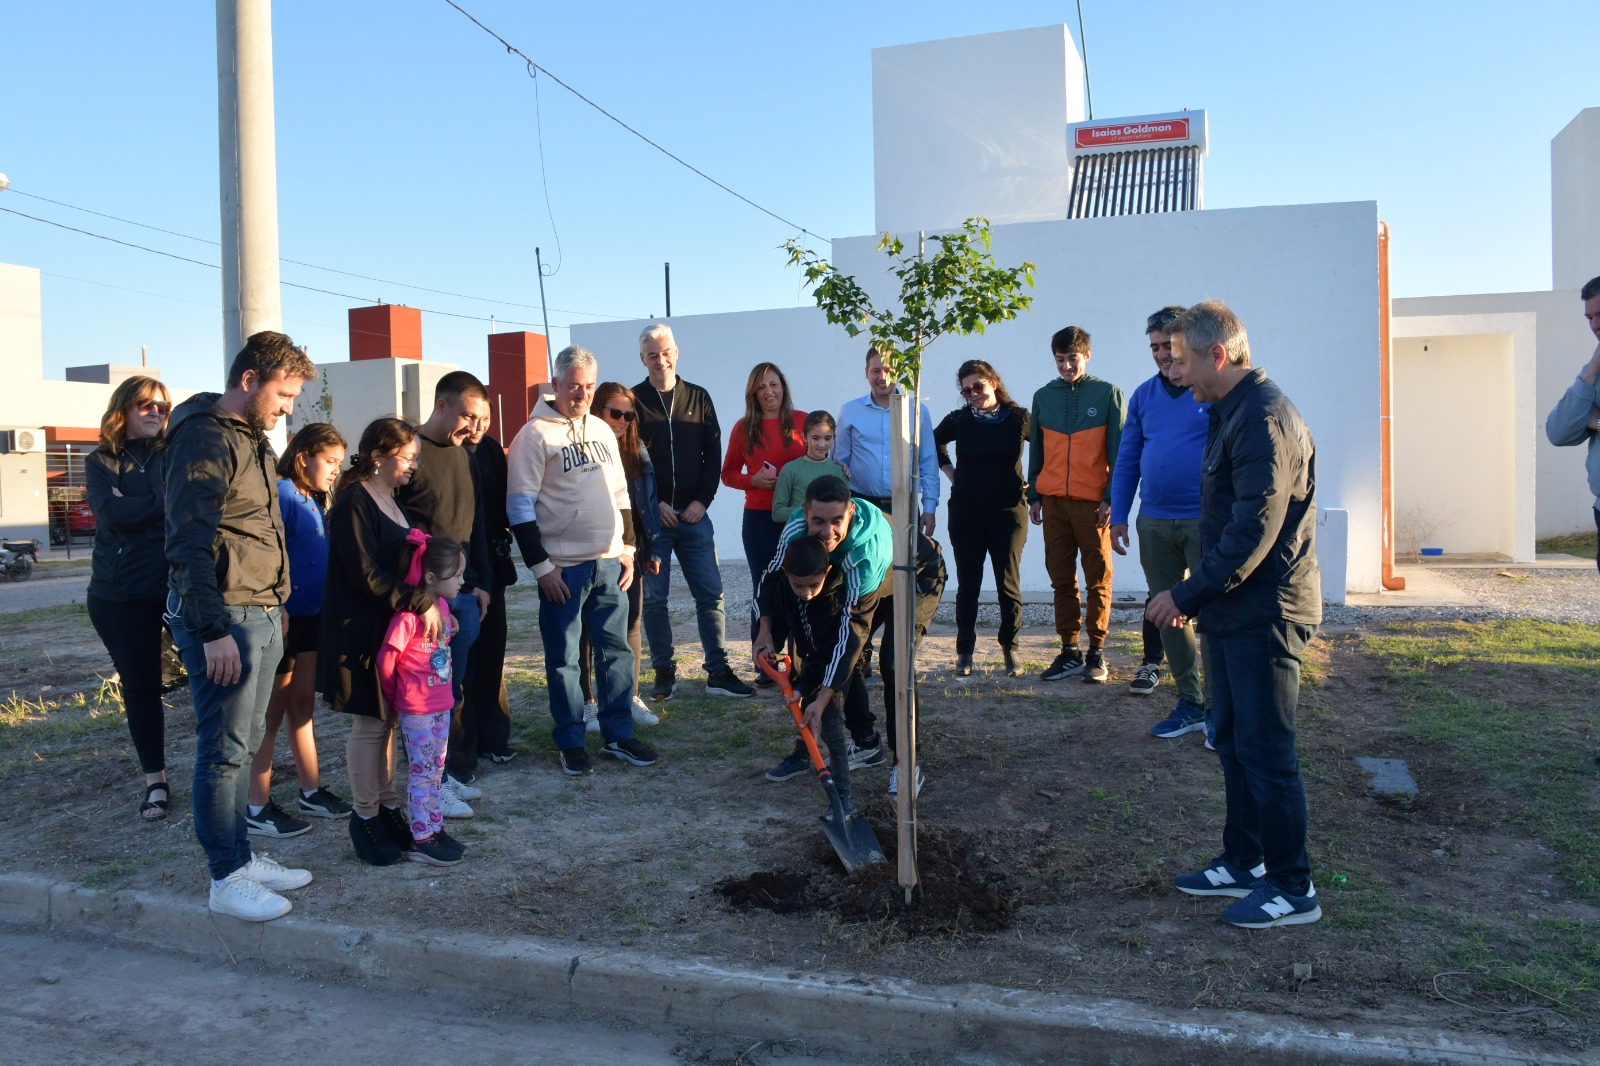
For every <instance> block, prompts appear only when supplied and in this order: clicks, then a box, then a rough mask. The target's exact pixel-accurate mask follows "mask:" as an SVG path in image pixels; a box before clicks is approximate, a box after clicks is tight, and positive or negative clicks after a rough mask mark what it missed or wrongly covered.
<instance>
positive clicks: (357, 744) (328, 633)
mask: <svg viewBox="0 0 1600 1066" xmlns="http://www.w3.org/2000/svg"><path fill="white" fill-rule="evenodd" d="M418 447H419V444H418V441H417V431H416V430H415V429H414V428H412V426H411V425H410V424H408V423H406V422H402V421H401V420H400V419H398V418H380V419H377V420H376V421H374V422H373V423H372V424H371V425H369V426H368V427H367V428H366V430H365V431H364V432H363V433H362V434H361V443H360V444H359V445H358V446H357V448H356V452H355V454H354V455H353V456H351V458H350V469H349V470H347V471H345V472H344V474H343V475H342V476H341V477H340V478H339V484H338V487H337V488H336V489H335V490H334V500H333V506H332V507H330V508H329V509H328V577H327V582H326V584H324V586H323V594H322V620H321V627H320V631H319V637H318V641H317V691H318V692H320V693H321V694H322V698H323V699H324V700H326V701H327V703H328V706H330V707H332V708H333V709H334V710H336V711H344V712H346V713H348V714H351V715H353V716H354V718H353V719H352V720H351V723H350V739H349V741H348V742H347V744H346V746H345V763H346V770H347V772H348V774H349V777H350V802H351V804H352V805H353V806H354V808H355V810H354V811H353V812H352V813H351V815H350V840H351V842H352V843H353V844H354V845H355V849H356V856H357V857H358V858H360V859H361V860H362V861H363V862H367V863H371V864H372V865H374V866H388V865H390V864H391V863H395V862H399V861H400V859H401V858H403V857H404V853H405V852H406V851H409V850H410V849H411V827H410V823H409V821H408V819H407V817H406V814H405V812H404V811H403V810H402V809H401V801H400V794H399V793H398V792H396V791H395V787H394V736H395V726H396V724H397V723H396V721H395V714H394V712H393V711H391V710H390V709H389V707H388V706H387V705H386V704H385V702H384V699H383V695H382V693H381V691H380V690H379V687H378V674H377V659H378V648H379V646H380V645H382V643H383V638H384V633H385V632H386V631H387V630H388V628H389V620H390V619H391V618H393V617H394V615H395V612H397V611H414V612H416V613H417V614H419V615H421V616H422V618H423V622H424V624H425V626H426V627H427V629H428V632H429V634H430V635H435V634H437V633H439V632H440V631H441V630H442V629H443V628H444V620H443V618H442V617H441V616H440V614H439V608H438V605H437V604H435V603H434V602H433V600H432V599H431V598H430V597H429V596H428V594H427V592H426V591H425V590H423V589H422V588H420V587H418V586H416V585H408V584H406V583H405V582H404V581H402V580H401V575H403V574H404V573H405V568H404V566H403V565H402V559H403V558H404V556H403V555H402V552H403V551H408V550H409V549H407V547H406V545H407V541H406V533H407V532H408V531H409V530H410V528H411V521H410V519H409V518H408V517H407V516H406V513H405V512H404V511H402V510H401V509H400V505H399V504H398V503H396V502H395V499H394V491H395V489H397V488H399V487H400V486H401V485H404V484H406V483H407V482H409V481H410V480H411V474H412V471H414V470H415V469H416V465H417V449H418Z"/></svg>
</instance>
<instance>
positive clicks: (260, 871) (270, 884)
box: [239, 854, 311, 892]
mask: <svg viewBox="0 0 1600 1066" xmlns="http://www.w3.org/2000/svg"><path fill="white" fill-rule="evenodd" d="M239 871H240V872H241V873H243V874H244V875H245V876H246V877H248V878H249V879H250V880H252V881H254V882H255V883H256V884H258V885H260V886H261V887H262V888H264V889H266V890H267V891H269V892H289V891H291V890H293V889H296V888H305V887H306V886H307V885H309V884H310V883H311V871H310V870H291V869H289V868H288V867H286V866H284V865H283V863H281V862H276V861H274V860H273V859H271V858H269V857H268V856H267V855H265V854H261V855H254V854H253V855H251V856H250V861H249V862H248V863H246V864H245V865H243V866H241V867H239Z"/></svg>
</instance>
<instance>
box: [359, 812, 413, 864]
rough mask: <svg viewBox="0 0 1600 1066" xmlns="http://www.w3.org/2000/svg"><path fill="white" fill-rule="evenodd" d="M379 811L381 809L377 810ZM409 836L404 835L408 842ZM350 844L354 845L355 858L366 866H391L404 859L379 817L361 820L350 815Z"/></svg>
mask: <svg viewBox="0 0 1600 1066" xmlns="http://www.w3.org/2000/svg"><path fill="white" fill-rule="evenodd" d="M379 809H380V810H381V809H382V808H379ZM410 838H411V834H410V833H409V832H408V833H407V834H406V839H407V840H408V841H409V840H410ZM350 843H351V844H353V845H355V849H356V858H358V859H360V860H361V861H362V862H364V863H366V864H367V865H368V866H393V865H394V864H395V863H397V862H399V861H400V860H401V859H402V858H404V855H405V853H404V852H402V851H401V850H400V847H399V845H397V844H396V843H395V842H394V841H393V840H390V839H389V833H388V831H387V830H386V829H385V827H384V823H383V818H382V816H381V815H373V816H372V817H371V818H363V817H361V815H359V814H355V813H354V812H352V813H351V815H350Z"/></svg>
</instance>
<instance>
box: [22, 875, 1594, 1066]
mask: <svg viewBox="0 0 1600 1066" xmlns="http://www.w3.org/2000/svg"><path fill="white" fill-rule="evenodd" d="M0 922H4V923H10V924H17V925H33V926H46V927H48V928H50V929H52V930H54V931H57V932H60V933H63V934H66V935H69V936H74V937H81V938H89V939H102V938H112V939H115V940H118V941H121V942H124V943H133V944H143V945H148V946H151V947H157V948H162V949H167V950H178V951H183V952H187V953H189V954H193V955H197V956H201V957H205V958H221V957H222V956H223V955H224V954H226V955H227V956H229V957H231V958H233V959H250V960H254V961H260V962H265V963H269V964H279V965H283V964H292V965H299V966H307V967H314V968H316V969H318V970H322V971H326V970H327V969H328V968H329V967H330V966H331V967H332V968H333V969H334V970H335V971H337V972H339V973H341V974H343V975H345V976H347V977H351V978H360V979H380V980H385V981H394V980H402V981H411V982H415V983H417V984H433V983H436V982H438V981H439V980H440V978H446V979H450V980H453V981H454V982H456V983H459V984H461V985H463V986H467V987H472V988H475V989H489V990H493V991H497V992H501V993H504V994H507V995H514V996H519V997H525V998H527V999H529V1000H531V1001H533V1002H537V1003H539V1004H541V1005H542V1006H545V1007H549V1008H552V1009H556V1010H559V1009H562V1008H566V1009H570V1010H573V1011H576V1012H583V1013H585V1014H588V1015H594V1014H596V1013H607V1014H614V1015H618V1016H622V1017H625V1018H627V1019H628V1020H629V1021H631V1022H634V1023H636V1024H639V1025H645V1026H689V1027H692V1028H696V1029H701V1030H706V1031H710V1032H716V1033H721V1034H726V1035H730V1036H732V1035H749V1036H760V1035H762V1034H768V1035H772V1034H782V1035H781V1036H775V1035H772V1038H773V1039H786V1038H791V1037H798V1038H800V1039H803V1040H806V1041H807V1042H808V1043H813V1044H816V1045H820V1046H825V1047H831V1048H836V1049H840V1050H843V1051H846V1052H848V1051H852V1050H854V1051H858V1052H863V1053H864V1052H868V1051H873V1052H878V1053H882V1052H885V1051H889V1050H898V1051H903V1052H909V1053H912V1054H915V1053H917V1052H924V1053H931V1052H936V1053H944V1054H947V1055H960V1056H961V1057H962V1058H963V1059H965V1060H967V1061H985V1060H988V1061H1030V1060H1036V1061H1048V1062H1052V1063H1080V1062H1081V1063H1090V1062H1094V1063H1103V1062H1115V1063H1172V1062H1183V1063H1195V1064H1211V1063H1215V1064H1217V1066H1238V1064H1239V1063H1272V1064H1285V1066H1287V1064H1306V1066H1310V1064H1319V1066H1320V1064H1334V1063H1340V1064H1345V1063H1351V1064H1362V1066H1367V1064H1374V1063H1413V1064H1416V1063H1430V1064H1462V1066H1466V1064H1481V1066H1579V1064H1581V1063H1592V1062H1593V1061H1594V1060H1593V1059H1590V1058H1587V1057H1585V1058H1573V1057H1567V1056H1561V1055H1551V1054H1549V1053H1546V1052H1539V1051H1530V1050H1526V1049H1524V1048H1521V1047H1518V1046H1516V1045H1514V1044H1511V1043H1508V1042H1505V1041H1478V1042H1470V1043H1469V1042H1467V1041H1465V1040H1461V1039H1457V1038H1455V1037H1452V1036H1449V1035H1447V1034H1441V1033H1432V1032H1426V1031H1421V1030H1413V1029H1402V1028H1389V1027H1373V1026H1362V1027H1359V1028H1351V1029H1346V1030H1338V1029H1329V1028H1321V1027H1317V1026H1311V1025H1302V1024H1297V1023H1294V1022H1286V1021H1284V1020H1282V1019H1278V1018H1269V1017H1264V1016H1259V1015H1253V1014H1249V1013H1245V1012H1222V1011H1186V1012H1173V1011H1164V1010H1159V1009H1156V1008H1151V1007H1148V1006H1145V1005H1143V1004H1137V1003H1125V1002H1121V1001H1118V1000H1111V999H1092V998H1089V997H1083V996H1068V995H1056V994H1049V993H1038V992H1022V991H1015V990H1008V989H1001V988H993V987H989V986H985V985H949V986H931V985H921V984H918V983H917V982H914V981H904V980H895V979H890V978H881V977H859V976H849V975H840V976H837V977H819V976H816V975H812V974H798V973H790V972H783V971H780V970H776V969H772V968H760V967H746V966H732V965H729V964H726V963H723V962H720V961H717V960H713V959H705V958H698V959H673V958H666V957H661V956H655V955H649V954H646V953H644V952H637V951H628V950H611V949H604V948H594V947H591V946H588V945H581V946H580V945H573V944H562V943H556V942H547V941H540V940H534V939H531V938H515V939H509V940H506V939H490V938H488V937H481V936H475V935H472V934H461V935H457V936H450V937H433V936H409V937H408V936H396V935H393V934H389V933H380V932H373V931H370V930H364V929H358V928H355V927H351V926H343V925H332V924H329V923H326V922H319V921H313V920H309V919H297V918H295V917H294V916H293V915H291V916H289V917H287V918H282V919H279V920H278V921H275V922H267V923H264V924H260V925H254V924H250V923H247V922H241V921H236V920H234V919H232V918H214V917H212V915H211V914H210V912H209V911H208V910H207V909H206V907H205V905H204V904H203V903H202V902H201V901H200V899H199V898H198V895H197V896H196V898H194V899H192V900H191V899H185V900H177V899H173V898H170V897H164V896H155V895H151V894H148V893H143V892H133V891H122V892H109V891H97V890H94V889H86V888H80V887H78V886H76V885H70V884H52V883H50V882H48V881H45V880H42V879H39V878H32V877H20V876H6V875H0Z"/></svg>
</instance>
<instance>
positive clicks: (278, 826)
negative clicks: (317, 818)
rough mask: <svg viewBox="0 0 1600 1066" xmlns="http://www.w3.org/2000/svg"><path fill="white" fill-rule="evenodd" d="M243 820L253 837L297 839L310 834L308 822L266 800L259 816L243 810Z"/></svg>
mask: <svg viewBox="0 0 1600 1066" xmlns="http://www.w3.org/2000/svg"><path fill="white" fill-rule="evenodd" d="M244 820H245V822H246V824H248V825H249V826H250V835H251V836H253V837H297V836H299V835H300V834H302V833H309V832H311V823H310V822H308V821H306V820H305V819H304V818H297V817H295V816H294V815H292V814H290V813H289V812H288V811H286V810H284V809H283V808H282V807H280V806H278V805H277V803H276V802H274V801H273V800H267V805H266V806H265V807H263V808H261V813H260V814H251V813H250V810H249V808H248V807H247V808H245V812H244Z"/></svg>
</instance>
